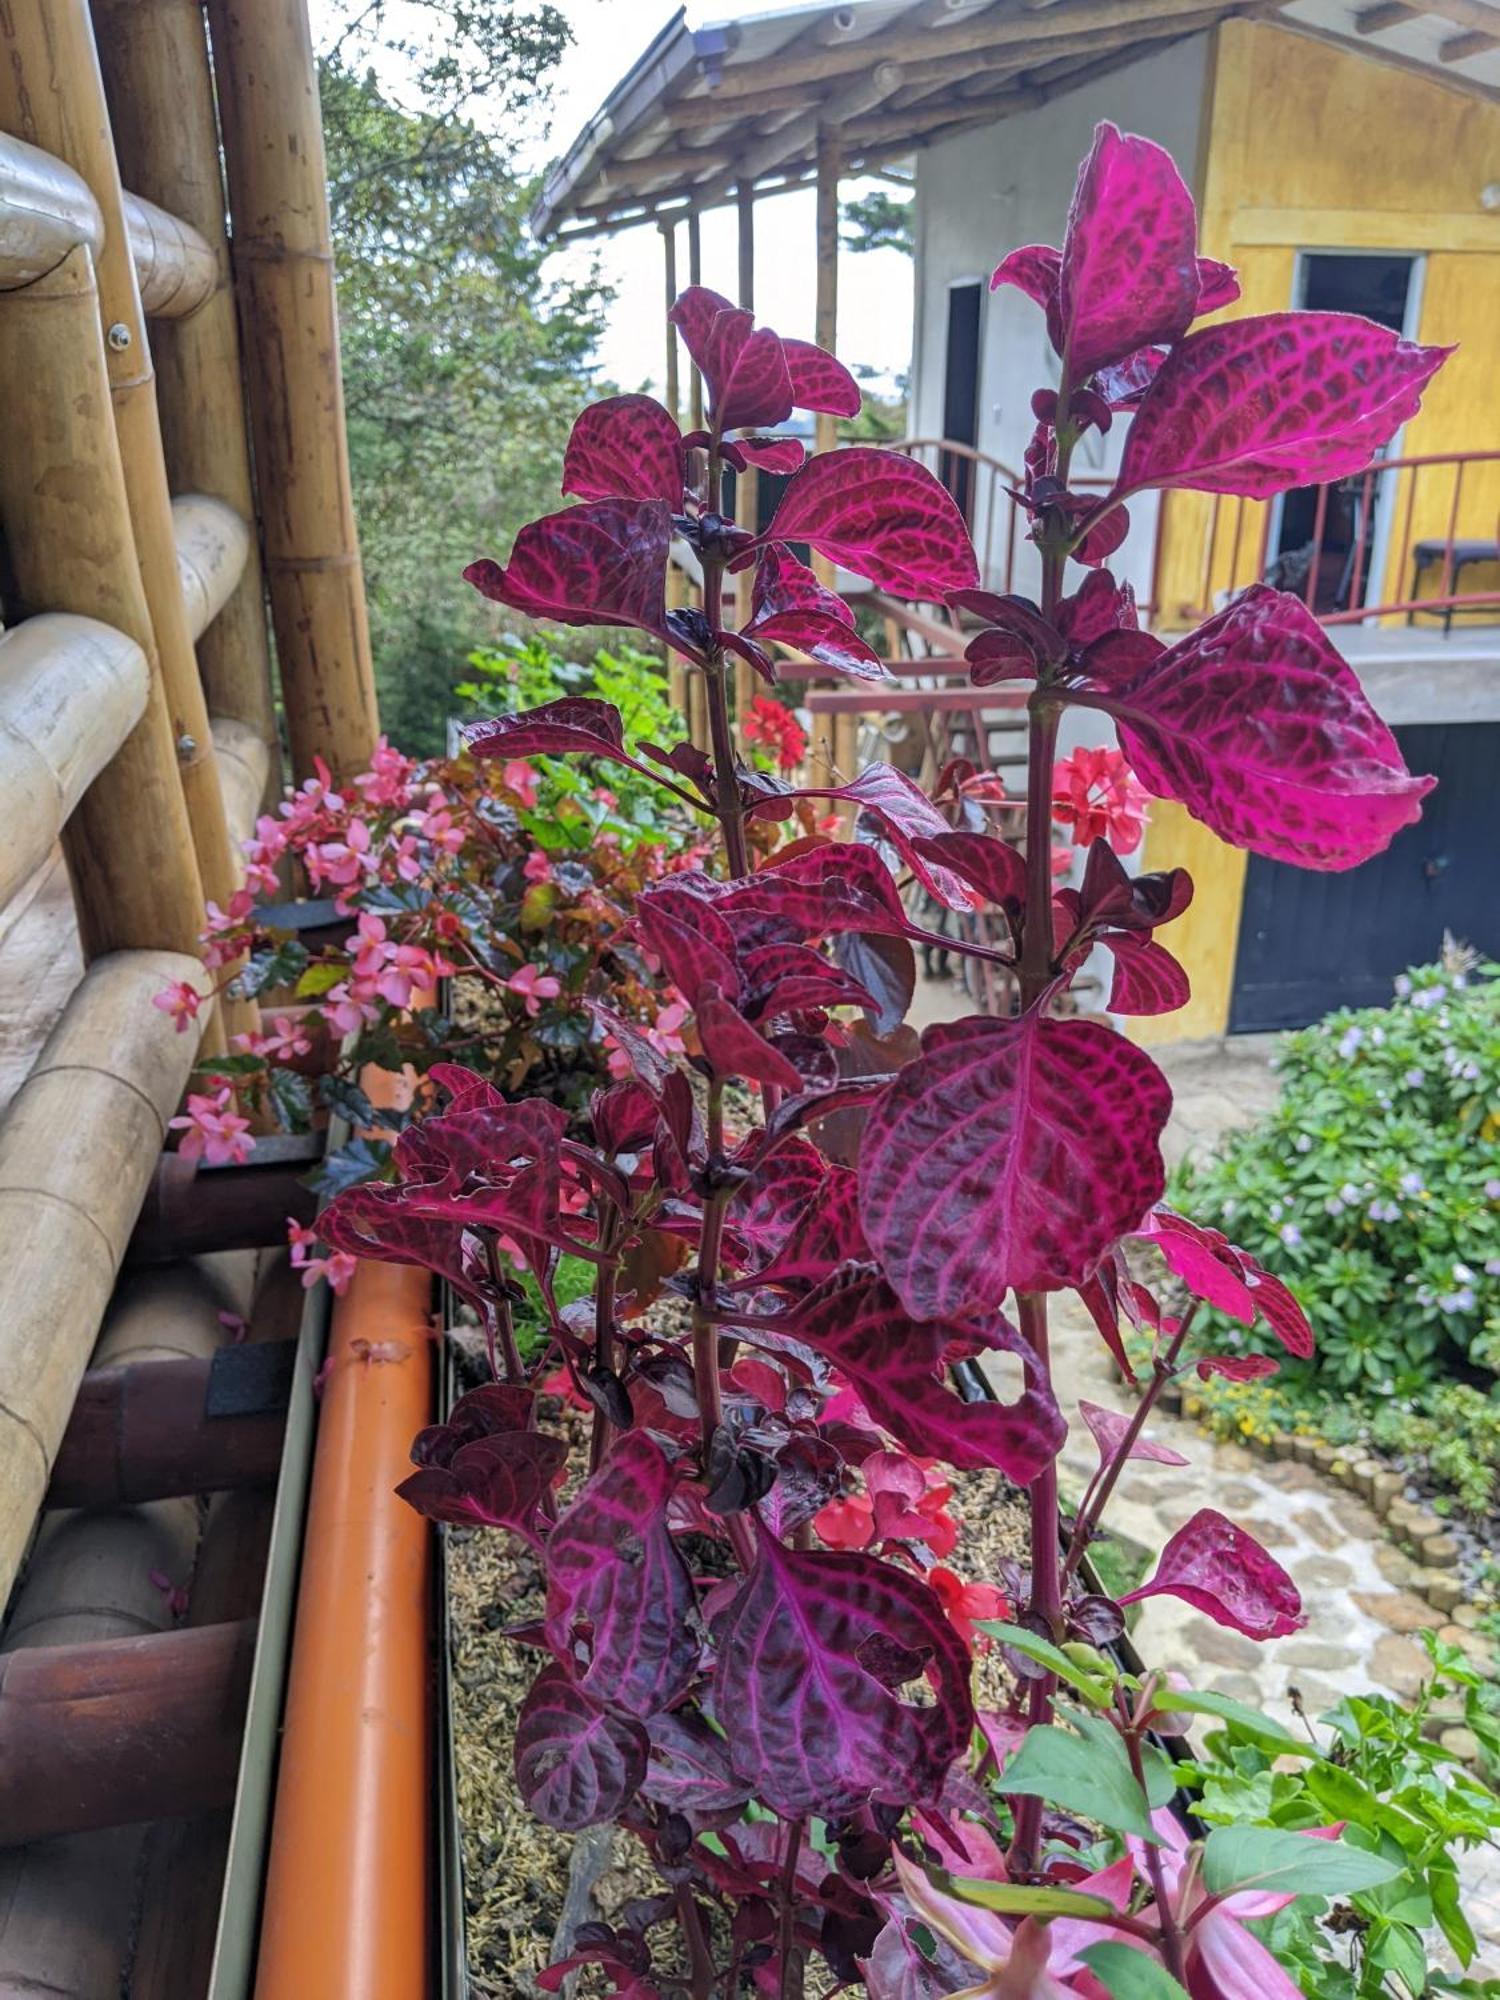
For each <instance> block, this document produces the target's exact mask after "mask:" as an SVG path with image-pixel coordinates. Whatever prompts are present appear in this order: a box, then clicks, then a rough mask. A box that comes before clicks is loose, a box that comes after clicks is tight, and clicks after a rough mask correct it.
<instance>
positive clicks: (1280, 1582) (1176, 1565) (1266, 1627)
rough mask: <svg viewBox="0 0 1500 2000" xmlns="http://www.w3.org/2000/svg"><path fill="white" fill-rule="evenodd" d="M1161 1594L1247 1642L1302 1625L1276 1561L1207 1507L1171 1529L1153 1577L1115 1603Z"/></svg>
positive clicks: (1291, 1588) (1298, 1604)
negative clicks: (1174, 1530)
mask: <svg viewBox="0 0 1500 2000" xmlns="http://www.w3.org/2000/svg"><path fill="white" fill-rule="evenodd" d="M1162 1595H1166V1596H1168V1597H1180V1598H1182V1600H1183V1601H1184V1603H1187V1604H1191V1605H1193V1606H1194V1607H1195V1609H1197V1610H1199V1611H1203V1612H1206V1613H1207V1615H1208V1616H1209V1617H1210V1618H1212V1619H1213V1620H1215V1622H1216V1623H1217V1624H1220V1625H1230V1626H1233V1628H1234V1629H1235V1631H1237V1632H1243V1633H1244V1634H1245V1636H1246V1638H1247V1639H1281V1638H1284V1637H1285V1636H1286V1634H1287V1633H1288V1632H1295V1631H1296V1630H1297V1629H1298V1628H1299V1627H1300V1626H1301V1625H1302V1623H1303V1617H1302V1599H1301V1597H1300V1596H1299V1595H1298V1593H1297V1586H1296V1585H1295V1584H1294V1583H1293V1582H1292V1579H1291V1578H1290V1577H1289V1576H1288V1575H1287V1573H1286V1571H1285V1570H1284V1569H1283V1568H1282V1567H1281V1565H1280V1563H1278V1562H1277V1561H1276V1559H1275V1557H1274V1556H1272V1555H1271V1554H1270V1553H1269V1552H1268V1551H1267V1550H1265V1549H1263V1548H1262V1547H1261V1545H1260V1543H1259V1542H1258V1541H1256V1539H1255V1537H1254V1536H1253V1535H1249V1534H1246V1532H1245V1530H1244V1529H1243V1528H1240V1527H1236V1525H1235V1523H1234V1522H1233V1521H1227V1520H1225V1518H1224V1516H1223V1515H1222V1514H1216V1513H1215V1512H1214V1510H1213V1508H1212V1507H1203V1508H1200V1509H1199V1511H1198V1512H1197V1513H1196V1514H1195V1515H1194V1516H1193V1518H1192V1519H1191V1520H1190V1521H1188V1522H1187V1523H1186V1524H1185V1525H1184V1526H1183V1527H1181V1528H1179V1529H1178V1530H1177V1533H1176V1534H1175V1535H1173V1537H1172V1539H1171V1540H1170V1541H1169V1542H1168V1543H1167V1545H1166V1547H1165V1548H1164V1549H1163V1550H1162V1552H1161V1555H1160V1557H1159V1558H1158V1561H1157V1565H1156V1572H1155V1574H1154V1575H1153V1576H1152V1577H1151V1578H1150V1579H1149V1581H1148V1582H1146V1583H1143V1584H1142V1585H1141V1586H1140V1588H1139V1589H1138V1590H1132V1591H1130V1592H1129V1593H1128V1594H1127V1595H1126V1596H1124V1597H1122V1598H1121V1599H1120V1602H1121V1603H1122V1604H1134V1603H1136V1602H1137V1601H1138V1600H1139V1599H1141V1598H1143V1597H1159V1596H1162Z"/></svg>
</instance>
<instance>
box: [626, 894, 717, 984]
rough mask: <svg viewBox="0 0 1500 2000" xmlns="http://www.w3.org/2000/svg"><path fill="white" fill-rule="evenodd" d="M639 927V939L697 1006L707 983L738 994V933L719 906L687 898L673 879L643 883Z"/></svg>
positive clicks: (637, 914)
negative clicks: (657, 883) (651, 885)
mask: <svg viewBox="0 0 1500 2000" xmlns="http://www.w3.org/2000/svg"><path fill="white" fill-rule="evenodd" d="M635 927H636V931H637V934H638V935H639V937H640V940H641V943H642V944H643V945H645V947H646V949H647V951H649V952H650V953H651V954H652V955H653V957H655V958H658V959H659V960H660V961H661V967H662V970H663V972H665V974H666V976H667V978H668V979H670V980H671V982H672V984H673V985H674V986H675V987H676V988H677V990H678V992H679V993H680V994H681V995H682V997H683V999H684V1000H686V1002H687V1003H688V1005H689V1006H690V1007H692V1008H694V1009H696V1007H697V1005H698V1000H699V996H700V995H701V994H702V993H703V992H704V990H705V989H706V988H707V987H710V986H712V987H713V988H714V989H715V991H717V992H718V993H720V994H722V995H726V996H727V997H729V998H730V999H737V998H738V997H739V991H740V975H739V971H738V969H737V967H736V965H735V957H736V953H735V944H734V933H733V931H731V930H730V928H729V926H728V924H727V923H725V921H724V919H723V917H722V916H721V915H720V914H719V912H718V910H716V909H714V908H712V907H711V906H709V905H707V904H697V905H696V906H695V905H693V904H691V903H690V902H689V899H688V898H687V896H686V895H685V894H684V892H682V891H680V890H678V889H676V888H674V886H673V884H672V882H671V881H670V879H669V880H668V881H666V882H664V883H663V884H661V886H660V887H659V888H655V889H645V890H643V891H642V893H641V895H640V897H639V898H638V899H637V902H636V906H635Z"/></svg>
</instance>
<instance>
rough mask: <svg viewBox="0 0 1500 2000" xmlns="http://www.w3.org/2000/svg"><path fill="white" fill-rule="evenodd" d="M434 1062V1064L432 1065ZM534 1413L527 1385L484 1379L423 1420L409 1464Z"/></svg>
mask: <svg viewBox="0 0 1500 2000" xmlns="http://www.w3.org/2000/svg"><path fill="white" fill-rule="evenodd" d="M436 1067H438V1065H436V1064H434V1068H436ZM535 1417H536V1397H535V1396H534V1395H533V1394H532V1392H531V1391H530V1389H524V1388H521V1387H520V1386H519V1385H516V1384H513V1383H509V1382H486V1383H484V1384H483V1385H482V1386H481V1387H480V1388H478V1389H470V1390H469V1392H468V1394H467V1395H465V1396H460V1397H459V1399H458V1401H457V1402H456V1403H455V1404H454V1405H453V1408H452V1409H451V1410H450V1411H449V1412H448V1416H447V1419H446V1421H445V1422H443V1423H440V1424H426V1425H424V1426H423V1428H422V1429H421V1430H419V1431H418V1432H417V1434H416V1436H415V1437H414V1438H413V1439H412V1441H411V1462H412V1464H413V1465H447V1464H448V1462H449V1461H450V1460H451V1459H452V1457H453V1454H454V1453H455V1452H456V1451H458V1450H459V1449H460V1447H461V1446H463V1445H466V1444H473V1442H474V1440H475V1439H476V1438H484V1437H498V1436H499V1435H500V1434H501V1433H502V1432H504V1431H526V1430H530V1429H531V1428H532V1425H533V1423H534V1420H535Z"/></svg>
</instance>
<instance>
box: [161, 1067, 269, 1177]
mask: <svg viewBox="0 0 1500 2000" xmlns="http://www.w3.org/2000/svg"><path fill="white" fill-rule="evenodd" d="M233 1103H234V1093H233V1092H232V1090H231V1089H230V1087H229V1085H228V1084H227V1083H226V1084H223V1085H221V1087H220V1088H219V1089H217V1090H215V1091H214V1092H213V1093H212V1095H210V1094H209V1093H207V1092H205V1091H195V1092H190V1093H189V1095H188V1101H187V1111H186V1113H185V1114H184V1115H183V1116H182V1117H180V1118H172V1119H169V1120H168V1121H167V1124H168V1130H169V1131H173V1132H180V1133H181V1134H182V1139H181V1141H180V1142H179V1144H178V1148H177V1150H178V1152H179V1153H180V1154H181V1155H182V1157H183V1159H185V1160H203V1161H206V1162H207V1164H208V1165H209V1166H211V1167H230V1166H232V1167H242V1166H243V1165H244V1164H245V1162H246V1160H248V1159H249V1157H250V1150H251V1146H252V1143H253V1142H252V1140H251V1138H250V1120H249V1119H248V1118H242V1117H241V1116H240V1114H239V1113H238V1112H237V1111H235V1110H233V1109H232V1108H231V1107H232V1105H233Z"/></svg>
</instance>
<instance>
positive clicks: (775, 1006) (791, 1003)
mask: <svg viewBox="0 0 1500 2000" xmlns="http://www.w3.org/2000/svg"><path fill="white" fill-rule="evenodd" d="M740 969H741V972H742V973H743V975H744V980H745V989H746V990H745V1013H746V1015H747V1016H748V1017H749V1018H750V1019H752V1020H756V1021H759V1020H767V1019H771V1018H774V1017H775V1016H776V1015H778V1014H792V1013H796V1012H797V1011H798V1010H799V1009H804V1008H809V1007H863V1008H866V1009H868V1008H872V1007H873V1006H874V1005H875V1002H874V1000H873V999H872V998H871V996H870V995H869V994H868V993H867V992H866V991H865V989H864V988H863V987H862V986H861V985H860V984H859V983H858V981H857V980H855V979H852V978H851V977H850V976H849V974H848V973H847V972H845V971H844V970H843V968H842V967H841V966H837V965H834V964H833V963H831V961H830V960H828V959H826V958H824V957H823V956H822V954H821V953H820V952H816V951H813V950H812V949H811V948H810V947H809V946H808V945H805V944H764V945H760V946H758V947H757V948H756V949H755V950H753V951H748V952H746V954H745V956H744V959H743V961H742V963H741V967H740Z"/></svg>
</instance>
